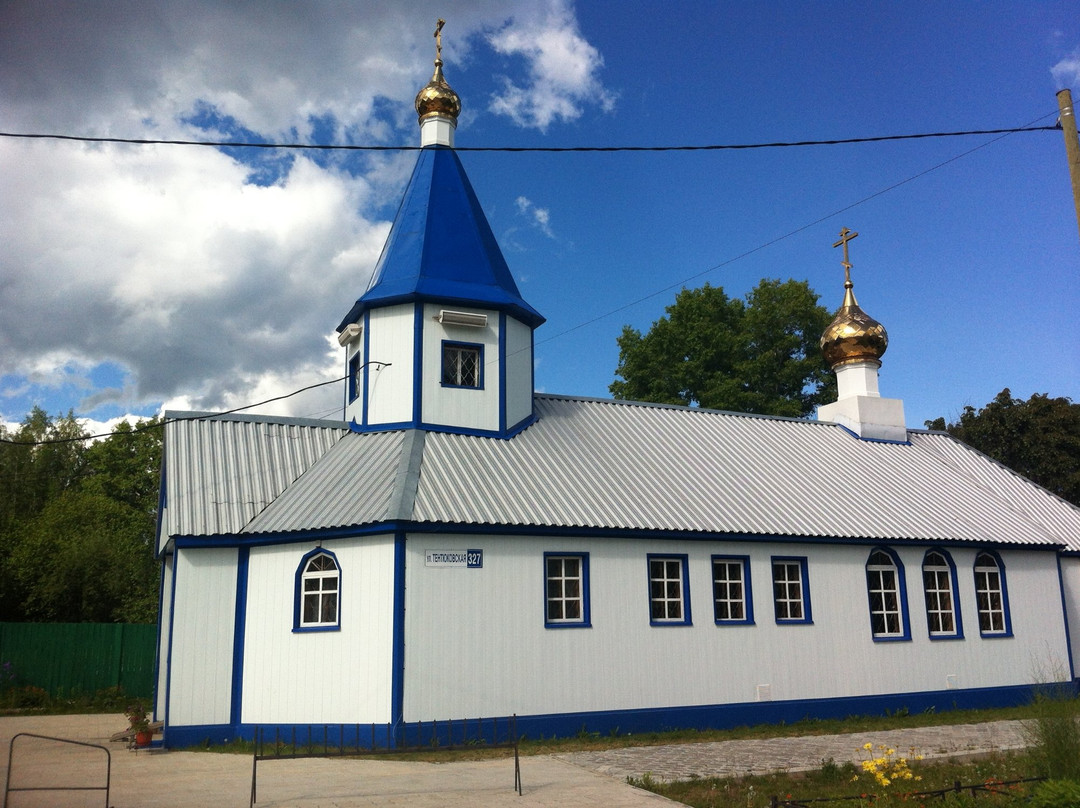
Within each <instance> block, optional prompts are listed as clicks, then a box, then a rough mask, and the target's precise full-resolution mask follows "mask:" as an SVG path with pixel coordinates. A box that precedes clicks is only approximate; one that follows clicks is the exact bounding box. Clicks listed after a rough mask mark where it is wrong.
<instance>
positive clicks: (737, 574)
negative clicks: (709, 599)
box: [712, 556, 754, 625]
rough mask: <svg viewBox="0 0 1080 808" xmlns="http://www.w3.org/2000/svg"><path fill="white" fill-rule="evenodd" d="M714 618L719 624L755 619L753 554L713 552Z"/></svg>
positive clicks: (745, 622)
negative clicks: (751, 573) (751, 585)
mask: <svg viewBox="0 0 1080 808" xmlns="http://www.w3.org/2000/svg"><path fill="white" fill-rule="evenodd" d="M712 577H713V619H714V620H715V621H716V623H717V624H718V625H730V624H749V623H753V622H754V603H753V599H752V598H751V596H750V557H749V556H713V557H712Z"/></svg>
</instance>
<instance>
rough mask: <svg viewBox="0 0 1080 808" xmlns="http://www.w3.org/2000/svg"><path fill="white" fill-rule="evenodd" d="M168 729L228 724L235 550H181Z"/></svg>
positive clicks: (176, 569) (176, 577)
mask: <svg viewBox="0 0 1080 808" xmlns="http://www.w3.org/2000/svg"><path fill="white" fill-rule="evenodd" d="M175 559H176V561H175V585H176V603H175V614H174V615H173V621H172V625H173V632H172V675H171V677H170V679H169V702H170V704H169V716H168V718H169V723H170V724H174V725H176V726H187V725H192V724H226V723H228V721H229V707H230V698H231V691H232V688H231V683H232V661H233V627H234V624H235V621H236V559H237V551H236V548H212V549H197V550H177V551H176V554H175Z"/></svg>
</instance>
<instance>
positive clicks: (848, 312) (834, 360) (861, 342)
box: [821, 227, 889, 370]
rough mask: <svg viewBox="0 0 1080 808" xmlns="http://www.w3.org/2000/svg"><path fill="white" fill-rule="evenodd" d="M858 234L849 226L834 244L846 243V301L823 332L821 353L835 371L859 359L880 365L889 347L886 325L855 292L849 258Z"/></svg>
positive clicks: (844, 263)
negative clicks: (849, 248)
mask: <svg viewBox="0 0 1080 808" xmlns="http://www.w3.org/2000/svg"><path fill="white" fill-rule="evenodd" d="M857 235H859V234H858V233H852V232H851V231H850V230H848V229H847V228H846V227H845V228H844V229H843V230H841V231H840V241H838V242H836V244H834V245H833V246H834V247H839V246H840V245H841V244H843V245H844V261H843V265H844V302H843V305H841V306H840V310H839V311H837V312H836V317H834V318H833V321H832V322H831V323H830V324H829V327H828V328H826V329H825V333H824V334H822V335H821V352H822V353H823V354H825V361H826V362H828V363H829V366H830V367H831V368H832V369H833V370H835V369H836V368H838V367H840V366H841V365H850V364H852V363H855V362H875V363H877V365H878V366H880V365H881V357H882V355H883V354H884V353H885V350H886V349H887V348H888V347H889V335H888V334H887V333H886V331H885V326H883V325H882V324H881V323H879V322H878V321H877V320H875V319H874V318H873V317H871V316H870V315H869V314H867V313H866V312H864V311H863V310H862V309H861V308H859V303H858V301H857V300H855V292H854V291H852V289H853V287H854V284H853V283H852V282H851V264H850V263H849V262H848V260H847V258H848V256H847V242H848V241H850V240H851V239H853V238H855V236H857Z"/></svg>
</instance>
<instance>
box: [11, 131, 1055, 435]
mask: <svg viewBox="0 0 1080 808" xmlns="http://www.w3.org/2000/svg"><path fill="white" fill-rule="evenodd" d="M1052 114H1054V113H1048V114H1046V115H1043V116H1040V117H1039V118H1036V119H1034V120H1033V121H1032V122H1031V123H1029V124H1026V125H1025V126H1021V127H1015V128H1011V129H984V130H970V131H965V132H935V133H926V134H914V135H888V136H882V137H872V138H846V139H842V140H814V141H797V142H790V143H757V144H740V145H713V146H606V147H600V146H595V147H591V146H590V147H494V146H492V147H485V146H478V147H465V148H459V149H457V151H506V152H623V151H646V152H659V151H711V150H719V149H757V148H774V147H783V146H824V145H838V144H844V143H874V142H881V141H887V140H910V139H915V138H931V137H956V136H963V135H991V134H994V135H997V137H995V138H993V139H991V140H988V141H986V142H985V143H981V144H980V145H978V146H975V147H974V148H972V149H968V150H967V151H964V152H961V153H960V154H957V155H954V156H953V157H950V158H949V159H947V160H944V161H942V162H940V163H938V164H936V165H934V166H931V167H930V168H927V169H924V170H923V171H920V172H918V173H917V174H913V175H911V176H910V177H907V178H906V179H903V180H900V181H899V182H895V183H893V184H892V185H889V186H886V187H885V188H882V189H880V190H878V191H875V192H874V193H872V194H870V195H869V196H865V197H863V198H862V199H859V200H857V201H855V202H852V203H851V204H849V205H845V206H844V207H842V208H838V209H837V210H834V211H832V212H831V213H827V214H825V215H824V216H821V217H819V218H817V219H815V220H814V221H812V222H809V223H807V224H804V225H802V226H800V227H797V228H795V229H794V230H790V231H788V232H787V233H784V234H783V235H781V236H777V237H776V238H773V239H770V240H769V241H766V242H764V243H762V244H759V245H758V246H756V247H753V248H751V249H749V250H746V251H745V252H742V253H739V254H738V255H735V256H733V257H731V258H728V259H727V260H725V261H721V262H720V263H719V264H714V265H713V266H711V267H709V268H707V269H704V270H702V271H701V272H697V273H695V274H693V275H690V276H688V277H686V278H684V279H683V280H680V281H677V282H675V283H672V284H668V285H667V286H665V287H663V288H661V289H657V290H656V291H655V292H651V293H649V294H647V295H644V296H642V297H639V298H637V299H636V300H632V301H630V302H629V303H624V304H623V305H621V306H618V307H616V308H614V309H611V310H610V311H607V312H605V313H604V314H601V315H599V316H597V317H593V318H592V319H589V320H585V321H584V322H581V323H578V324H577V325H574V326H571V327H570V328H567V329H564V330H563V331H560V332H558V333H556V334H552V335H551V336H548V337H545V338H544V339H542V340H538V341H537V342H536V343H535V344H536V345H541V344H544V343H547V342H551V341H553V340H556V339H559V338H561V337H564V336H566V335H567V334H570V333H572V332H574V331H577V330H579V329H582V328H585V327H587V326H590V325H592V324H594V323H597V322H599V321H601V320H604V319H606V318H608V317H611V316H612V315H614V314H618V313H619V312H621V311H625V310H626V309H629V308H632V307H634V306H636V305H638V304H640V303H643V302H645V301H646V300H651V299H652V298H654V297H658V296H660V295H662V294H664V293H665V292H669V291H671V290H672V289H676V288H681V287H685V286H686V284H687V283H689V282H690V281H694V280H697V279H698V278H701V277H703V276H705V275H708V274H709V273H711V272H715V271H716V270H718V269H722V268H723V267H725V266H728V265H729V264H733V263H735V262H736V261H741V260H742V259H743V258H746V257H748V256H751V255H753V254H754V253H757V252H760V251H761V250H764V249H766V248H768V247H771V246H772V245H774V244H778V243H779V242H781V241H784V240H785V239H788V238H791V237H792V236H794V235H797V234H798V233H801V232H803V231H804V230H808V229H809V228H811V227H814V226H816V225H818V224H821V223H822V222H825V221H828V220H829V219H831V218H833V217H834V216H838V215H840V214H841V213H844V212H846V211H849V210H851V209H853V208H856V207H858V206H859V205H863V204H865V203H866V202H869V201H870V200H872V199H876V198H877V197H879V196H881V195H883V194H886V193H888V192H889V191H893V190H895V189H897V188H899V187H901V186H903V185H906V184H907V183H909V182H912V181H914V180H916V179H918V178H920V177H923V176H926V175H927V174H930V173H932V172H934V171H937V170H939V169H941V168H944V167H945V166H947V165H949V164H950V163H953V162H955V161H957V160H960V159H962V158H964V157H967V156H968V155H970V154H973V153H975V152H977V151H979V150H981V149H984V148H986V147H987V146H990V145H992V144H994V143H996V142H998V141H999V140H1002V139H1004V138H1006V137H1008V136H1010V135H1014V134H1017V133H1020V132H1041V131H1057V130H1060V129H1061V122H1060V121H1058V122H1057V123H1056V124H1055V125H1053V126H1034V125H1033V124H1034V123H1036V122H1037V121H1040V120H1043V119H1044V118H1048V117H1050V115H1052ZM0 137H11V138H38V139H44V138H49V139H57V140H75V141H83V142H93V143H130V144H140V145H152V144H161V145H177V146H216V147H251V148H274V149H325V150H330V149H348V150H369V151H418V150H420V149H421V148H422V147H420V146H350V145H318V144H302V143H290V144H272V143H243V142H223V141H185V140H139V139H127V138H87V137H77V136H74V135H46V134H17V133H10V132H0ZM367 365H379V366H382V367H389V365H390V363H389V362H378V361H374V360H373V361H370V362H365V363H364V365H362V366H361V367H365V366H367ZM348 378H349V377H348V376H342V377H340V378H337V379H331V380H329V381H324V382H318V383H316V384H311V385H308V386H307V387H302V388H300V389H299V390H294V391H293V392H291V393H285V394H284V395H280V396H275V397H274V398H269V399H266V400H265V401H259V402H256V403H254V404H246V405H244V406H242V407H235V408H233V409H231V410H224V411H223V412H217V413H204V414H201V415H197V416H186V417H183V418H171V419H164V420H162V421H160V422H159V423H157V424H153V425H150V426H142V427H136V428H135V429H133V430H131V432H132V433H135V432H142V431H145V430H149V429H157V428H159V427H161V426H164V425H165V424H167V423H176V422H179V421H188V420H196V419H201V418H207V417H219V416H222V415H230V414H232V413H236V412H241V411H243V410H248V409H251V408H252V407H259V406H262V405H264V404H270V403H272V402H274V401H281V400H282V399H286V398H290V397H291V396H294V395H297V394H299V393H303V392H306V391H308V390H313V389H315V388H316V387H323V386H324V385H328V384H336V383H337V382H341V381H345V380H346V379H348ZM113 434H115V433H103V434H98V435H85V436H82V437H77V438H61V439H57V440H45V441H14V440H9V439H7V438H0V444H9V445H15V446H41V445H46V444H60V443H75V442H78V441H83V440H94V439H97V438H108V437H111V436H112V435H113Z"/></svg>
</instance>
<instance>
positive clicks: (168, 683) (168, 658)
mask: <svg viewBox="0 0 1080 808" xmlns="http://www.w3.org/2000/svg"><path fill="white" fill-rule="evenodd" d="M172 557H173V567H172V591H171V592H170V593H169V643H168V646H167V647H168V651H167V652H166V654H165V665H166V668H165V719H164V720H165V726H168V725H169V703H170V702H171V701H172V698H171V697H172V672H173V664H172V652H173V643H174V642H175V641H176V633H175V631H174V629H175V627H176V578H177V573H178V572H179V571H180V570H179V567H180V564H179V561H180V550H179V548H174V549H173V554H172Z"/></svg>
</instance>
